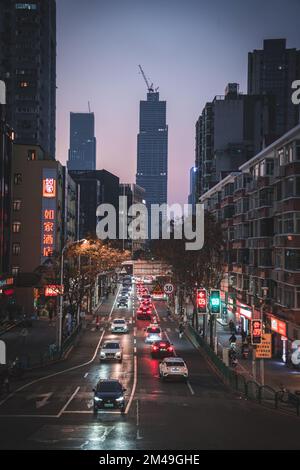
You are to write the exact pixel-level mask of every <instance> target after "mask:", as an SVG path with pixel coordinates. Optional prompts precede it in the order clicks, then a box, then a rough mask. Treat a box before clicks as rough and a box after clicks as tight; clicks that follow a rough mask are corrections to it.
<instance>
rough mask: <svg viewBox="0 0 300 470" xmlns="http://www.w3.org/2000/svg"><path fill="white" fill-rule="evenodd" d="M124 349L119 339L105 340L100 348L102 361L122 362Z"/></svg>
mask: <svg viewBox="0 0 300 470" xmlns="http://www.w3.org/2000/svg"><path fill="white" fill-rule="evenodd" d="M122 359H123V350H122V346H121V344H120V342H119V341H105V343H104V344H103V346H102V348H101V349H100V361H108V360H116V361H119V362H122Z"/></svg>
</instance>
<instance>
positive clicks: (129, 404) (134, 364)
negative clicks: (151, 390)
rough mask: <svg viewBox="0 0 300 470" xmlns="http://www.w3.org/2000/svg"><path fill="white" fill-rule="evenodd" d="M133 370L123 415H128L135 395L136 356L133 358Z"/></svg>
mask: <svg viewBox="0 0 300 470" xmlns="http://www.w3.org/2000/svg"><path fill="white" fill-rule="evenodd" d="M133 369H134V379H133V386H132V390H131V395H130V398H129V402H128V403H127V406H126V408H125V414H126V415H127V414H128V413H129V410H130V407H131V403H132V400H133V397H134V394H135V389H136V384H137V356H136V355H135V356H134V362H133Z"/></svg>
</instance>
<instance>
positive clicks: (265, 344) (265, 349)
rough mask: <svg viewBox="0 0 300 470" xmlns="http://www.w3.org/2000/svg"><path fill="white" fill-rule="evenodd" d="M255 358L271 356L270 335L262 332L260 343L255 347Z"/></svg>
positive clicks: (268, 357)
mask: <svg viewBox="0 0 300 470" xmlns="http://www.w3.org/2000/svg"><path fill="white" fill-rule="evenodd" d="M255 357H256V359H271V357H272V335H271V334H270V333H264V334H263V335H262V338H261V343H260V344H258V345H257V346H256V349H255Z"/></svg>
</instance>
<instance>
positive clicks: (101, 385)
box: [93, 379, 126, 414]
mask: <svg viewBox="0 0 300 470" xmlns="http://www.w3.org/2000/svg"><path fill="white" fill-rule="evenodd" d="M93 392H94V399H93V410H94V414H97V413H98V410H101V409H106V408H118V409H119V410H120V411H121V413H124V411H125V408H126V404H125V395H124V393H125V392H126V388H124V387H123V385H122V384H121V382H119V381H118V380H112V379H108V380H99V382H98V383H97V385H96V388H94V389H93Z"/></svg>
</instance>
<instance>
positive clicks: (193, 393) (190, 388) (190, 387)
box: [186, 380, 195, 395]
mask: <svg viewBox="0 0 300 470" xmlns="http://www.w3.org/2000/svg"><path fill="white" fill-rule="evenodd" d="M186 384H187V386H188V388H189V390H190V392H191V394H192V395H195V392H194V390H193V389H192V386H191V384H190V382H189V380H188V381H187V383H186Z"/></svg>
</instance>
